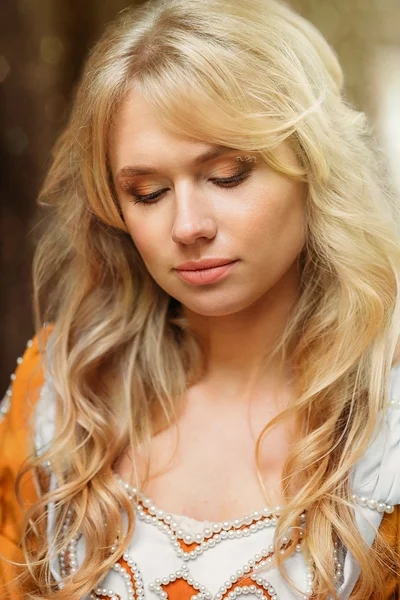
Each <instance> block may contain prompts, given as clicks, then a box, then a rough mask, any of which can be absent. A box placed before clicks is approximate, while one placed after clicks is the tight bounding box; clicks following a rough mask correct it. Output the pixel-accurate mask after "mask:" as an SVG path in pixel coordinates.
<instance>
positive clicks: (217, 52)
mask: <svg viewBox="0 0 400 600" xmlns="http://www.w3.org/2000/svg"><path fill="white" fill-rule="evenodd" d="M133 85H135V86H137V88H138V89H139V90H140V91H141V93H142V94H143V95H144V97H145V99H146V100H147V101H148V102H150V103H151V104H152V105H153V106H154V107H155V108H156V109H157V114H158V115H159V117H160V119H161V120H162V122H163V123H164V124H165V125H166V126H168V127H170V128H171V129H172V130H173V131H175V132H178V133H183V134H185V135H190V136H192V137H193V138H194V139H198V140H201V141H204V142H210V143H213V144H223V145H225V146H230V147H232V148H237V149H241V150H248V151H258V152H260V156H262V157H263V158H264V159H265V160H266V161H267V162H268V163H269V164H271V165H272V166H273V167H274V168H275V169H277V170H279V171H281V172H282V173H285V174H287V175H288V176H289V177H293V178H297V179H300V180H302V181H305V182H307V191H308V193H307V198H306V213H307V241H306V245H305V247H304V251H303V252H302V255H301V261H300V259H299V265H300V266H301V289H300V294H299V299H298V301H297V303H296V305H295V306H294V308H293V310H292V312H291V314H290V318H289V319H288V322H287V325H286V328H285V331H284V333H283V335H282V338H281V340H280V343H279V344H278V345H277V347H276V351H275V353H277V352H282V355H283V356H286V355H287V351H288V348H292V347H294V353H293V356H294V358H295V365H296V372H297V373H298V395H297V398H296V399H295V401H294V402H293V403H292V405H291V406H290V407H289V408H288V409H287V411H285V413H283V414H281V415H280V416H279V419H283V418H285V417H286V416H288V414H292V415H293V414H294V415H296V417H297V419H298V422H299V423H300V424H301V428H302V434H301V436H300V439H299V440H298V441H297V442H296V444H295V445H294V447H293V449H292V451H291V453H290V456H289V457H288V460H287V463H286V466H285V469H284V482H285V495H286V500H287V504H286V505H285V507H284V508H283V509H282V515H281V517H280V519H279V520H278V524H277V529H276V536H275V537H276V549H278V548H279V540H280V539H281V537H282V535H283V534H284V533H285V532H286V531H288V530H289V529H290V528H294V529H293V530H295V528H296V527H297V525H298V523H299V516H300V514H301V513H302V512H303V511H304V510H306V512H307V530H306V535H305V540H304V542H305V547H306V549H307V552H308V554H309V556H310V557H311V558H312V560H313V561H314V563H315V580H314V594H315V595H314V596H313V597H315V598H316V599H318V600H322V599H325V598H326V597H327V595H328V594H329V593H331V594H332V596H333V597H334V598H336V597H337V595H336V592H335V585H334V576H335V564H334V558H333V557H334V544H335V541H336V540H340V542H341V543H343V545H344V546H345V547H346V548H347V549H348V551H350V552H351V553H352V555H353V556H354V557H355V559H356V560H357V561H358V562H359V564H360V566H361V575H360V578H359V581H358V585H357V590H356V591H355V594H354V598H357V599H359V600H361V599H362V600H365V598H367V597H370V595H372V594H374V596H373V597H374V598H376V599H379V598H381V588H382V578H383V575H382V569H381V565H380V562H379V555H378V552H376V551H375V552H373V551H372V550H371V551H369V549H368V548H367V546H366V544H365V543H364V541H363V539H362V537H361V534H360V532H359V530H358V528H357V526H356V523H355V520H354V512H353V507H352V502H351V498H350V491H349V475H350V472H351V469H352V467H353V466H354V465H355V463H356V461H357V460H358V459H359V458H360V456H361V455H362V454H363V452H364V451H365V449H366V446H367V444H368V442H369V440H370V438H371V435H372V432H373V429H374V426H375V424H376V422H377V418H378V416H379V413H380V411H382V410H384V407H385V404H386V402H387V392H388V379H389V373H390V369H391V363H392V357H393V353H394V349H395V344H396V341H397V337H398V335H399V323H400V318H399V317H400V304H399V266H400V243H399V242H400V233H399V229H398V223H400V218H399V217H400V214H399V207H398V204H397V197H396V195H395V194H394V193H393V192H392V191H391V189H390V187H389V185H388V184H387V183H386V181H387V173H386V168H385V164H386V162H385V160H384V159H383V158H382V156H381V152H380V151H379V150H377V149H376V148H377V143H376V140H374V138H373V135H372V132H371V131H370V129H369V127H368V124H367V122H366V118H365V115H364V114H363V113H361V112H358V111H357V110H355V109H354V108H353V107H352V106H351V105H350V103H349V102H348V101H347V100H346V97H345V95H344V92H343V74H342V70H341V68H340V65H339V63H338V60H337V58H336V56H335V53H334V52H333V50H332V49H331V47H330V46H329V45H328V43H327V42H326V41H325V40H324V38H323V37H322V35H321V34H320V33H319V32H318V31H317V30H316V29H315V28H314V27H313V26H312V25H311V24H310V23H309V22H307V21H306V20H305V19H304V18H302V17H301V16H299V15H298V14H296V13H295V12H294V11H293V10H292V9H291V8H289V7H288V6H287V5H285V4H283V3H281V2H277V1H275V0H246V1H245V2H238V1H237V0H156V1H155V2H150V3H148V4H146V5H144V6H142V7H138V8H130V9H127V10H125V11H123V12H122V13H121V14H120V15H119V16H118V18H117V20H116V21H115V22H114V23H112V24H111V25H110V26H109V27H108V28H107V30H106V32H105V34H104V35H103V37H102V38H101V39H100V41H99V42H98V43H97V45H96V46H95V47H94V49H93V51H92V52H91V54H90V56H89V57H88V60H87V63H86V66H85V69H84V72H83V75H82V78H81V81H80V84H79V86H78V89H77V92H76V98H75V102H74V106H73V110H72V114H71V116H70V119H69V122H68V125H67V127H66V128H65V131H64V132H63V133H62V135H61V136H60V139H59V141H58V142H57V144H56V147H55V151H54V160H53V163H52V166H51V168H50V171H49V173H48V176H47V179H46V181H45V183H44V186H43V189H42V192H41V196H40V202H41V204H45V205H51V215H50V217H49V222H48V225H47V226H46V230H45V233H44V235H43V237H42V239H41V240H40V243H39V244H38V247H37V250H36V254H35V259H34V272H33V275H34V290H35V293H34V311H35V327H36V331H37V332H40V331H41V329H42V327H43V325H44V323H46V322H51V323H53V324H54V329H53V347H52V350H53V360H52V362H51V365H48V368H49V369H51V375H52V380H53V383H54V387H55V390H56V395H57V405H56V411H57V425H56V435H55V437H54V440H53V442H52V444H51V445H50V447H49V449H48V450H47V451H46V452H45V454H44V455H42V456H41V457H40V458H35V457H32V458H31V461H30V468H32V469H33V470H34V472H35V473H40V469H41V468H42V467H41V463H42V462H43V461H51V464H52V469H53V471H54V473H55V475H56V478H57V482H58V487H57V489H56V490H53V491H49V490H48V489H46V488H43V490H42V496H41V498H40V499H39V500H38V502H37V503H36V504H35V505H34V506H33V507H32V508H31V509H30V510H29V511H28V513H27V516H26V528H25V533H24V539H23V542H24V551H25V560H26V562H27V565H28V567H27V568H26V581H27V587H29V589H30V590H31V591H30V593H29V596H27V597H29V598H31V599H32V600H39V598H40V599H42V598H44V597H46V598H48V599H49V600H50V599H53V598H54V599H59V600H67V599H68V600H71V599H74V598H76V599H78V598H81V597H82V596H83V595H85V594H87V593H89V591H90V590H91V589H93V588H95V587H96V585H97V584H98V582H99V581H100V580H101V578H102V577H103V576H104V575H105V574H106V573H107V571H108V570H109V569H110V568H111V566H112V565H113V564H114V563H115V562H116V560H117V559H118V558H119V557H120V556H121V554H122V552H123V550H125V549H126V548H127V546H128V544H129V539H130V538H131V536H132V534H133V531H134V527H135V515H134V511H133V507H132V504H131V503H130V502H129V500H128V499H127V496H126V494H125V492H124V490H123V489H122V488H121V486H120V485H119V484H118V482H117V481H116V478H115V473H114V470H113V469H114V466H115V464H116V461H117V459H118V457H120V456H121V454H122V453H123V452H124V451H125V450H126V449H127V448H129V447H130V448H131V450H132V452H134V450H135V448H137V446H138V444H141V443H144V444H146V443H148V441H149V439H150V438H151V436H152V435H153V434H154V428H155V425H154V420H153V415H154V414H155V412H156V410H157V409H159V408H161V410H162V411H163V414H164V415H165V421H166V422H167V423H174V422H176V413H177V406H178V399H179V398H182V395H183V394H184V392H185V390H187V388H188V387H189V386H190V385H192V384H193V382H194V381H196V380H198V379H199V378H200V377H201V376H202V373H203V369H204V352H203V350H202V348H201V345H200V343H199V341H198V340H197V339H196V338H195V336H194V335H193V334H192V332H191V331H190V329H189V327H188V323H187V322H186V321H185V319H184V318H183V316H182V314H181V311H180V305H179V303H178V302H177V301H175V300H174V299H172V298H171V297H169V296H168V295H167V294H166V293H165V292H164V291H163V290H162V289H160V288H159V286H158V285H157V284H156V283H155V281H154V280H153V279H152V277H151V276H150V275H149V273H148V272H147V269H146V267H145V265H144V263H143V261H142V259H141V257H140V255H139V253H138V251H137V249H136V248H135V245H134V243H133V241H132V239H131V237H130V235H129V233H128V231H127V228H126V226H125V223H124V220H123V217H122V214H121V211H120V209H119V206H118V201H117V198H116V195H115V191H114V189H113V186H112V182H111V177H110V169H109V164H108V159H107V146H108V135H109V131H110V127H111V125H112V122H113V117H114V115H115V114H116V111H117V110H118V108H119V106H120V104H121V102H123V100H124V98H125V97H126V94H127V93H128V91H129V89H131V87H132V86H133ZM194 115H195V118H194ZM284 140H288V141H289V142H290V143H291V144H292V147H293V148H294V150H295V152H296V155H297V156H298V158H299V164H300V167H299V168H298V169H294V168H290V167H289V166H288V165H284V164H282V163H280V162H279V161H278V159H277V158H276V155H275V152H274V151H275V149H276V148H277V146H278V145H279V144H280V143H281V142H283V141H284ZM41 352H42V356H43V361H44V362H46V356H45V349H44V348H43V347H42V348H41ZM271 358H272V357H271ZM273 425H274V422H273V423H269V424H268V425H267V426H266V427H265V428H264V431H263V434H262V436H263V435H267V434H268V430H269V428H270V427H271V426H273ZM262 436H261V437H262ZM260 439H261V438H260ZM260 439H259V442H260ZM257 453H259V444H258V445H257ZM51 501H54V502H55V507H56V520H55V523H56V526H55V533H54V538H55V542H54V545H52V547H51V548H50V544H48V543H45V542H44V539H43V538H42V537H40V535H41V534H42V533H43V527H44V522H45V515H46V507H47V505H48V503H49V502H51ZM121 509H123V510H124V511H125V512H126V513H127V516H128V527H127V533H126V537H124V536H121V535H119V534H120V532H121V531H122V530H123V529H124V527H123V524H122V520H121V513H120V510H121ZM67 511H70V513H69V514H71V515H72V519H71V521H70V524H69V525H68V526H67V527H66V528H64V530H62V525H63V522H64V520H65V517H66V515H67ZM32 522H33V523H36V527H33V526H32V525H31V524H32ZM104 522H105V523H106V527H105V526H104ZM61 531H63V532H64V534H63V536H61ZM78 531H79V532H81V533H82V534H83V536H84V537H85V540H86V559H85V562H84V563H83V565H82V566H81V567H80V568H79V569H78V570H77V572H75V573H73V574H72V575H71V576H67V577H66V578H65V580H64V586H63V587H62V588H61V589H58V587H57V586H55V585H54V582H53V583H52V582H51V577H50V558H51V557H52V556H53V555H56V554H58V553H60V551H61V550H63V549H65V548H66V547H67V545H68V543H69V542H70V541H71V540H72V538H73V536H74V535H75V534H76V533H77V532H78ZM38 536H39V537H40V540H38ZM116 540H117V542H116ZM38 541H39V542H40V543H38ZM110 550H112V551H111V553H110ZM292 550H293V548H291V549H290V550H289V553H290V552H291V551H292ZM276 554H277V562H278V566H279V568H280V569H281V571H282V572H283V573H284V575H285V576H286V571H285V562H284V558H285V557H280V554H279V552H276ZM28 584H29V585H28Z"/></svg>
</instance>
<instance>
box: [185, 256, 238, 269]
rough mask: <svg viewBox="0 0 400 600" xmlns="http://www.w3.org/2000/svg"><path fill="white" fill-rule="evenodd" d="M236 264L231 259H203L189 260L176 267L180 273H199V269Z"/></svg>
mask: <svg viewBox="0 0 400 600" xmlns="http://www.w3.org/2000/svg"><path fill="white" fill-rule="evenodd" d="M231 262H234V260H232V259H231V258H203V260H196V261H195V260H189V261H188V262H184V263H182V264H181V265H178V266H177V267H175V269H177V270H179V271H198V270H199V269H212V268H213V267H220V266H222V265H227V264H229V263H231Z"/></svg>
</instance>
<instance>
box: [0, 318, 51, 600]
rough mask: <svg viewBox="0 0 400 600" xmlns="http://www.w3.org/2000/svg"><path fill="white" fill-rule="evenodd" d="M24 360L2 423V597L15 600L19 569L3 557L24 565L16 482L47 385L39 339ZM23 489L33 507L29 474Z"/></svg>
mask: <svg viewBox="0 0 400 600" xmlns="http://www.w3.org/2000/svg"><path fill="white" fill-rule="evenodd" d="M50 330H51V327H50V326H49V327H48V328H46V329H45V330H42V331H43V333H44V337H43V339H44V340H45V339H47V338H46V337H45V336H47V335H48V334H49V333H50ZM22 359H23V360H22V362H21V363H20V364H19V365H18V366H17V368H16V371H15V376H16V377H15V379H14V381H13V382H12V396H11V406H10V409H9V411H8V413H7V414H6V415H5V416H4V419H3V421H2V422H1V423H0V597H1V598H7V597H9V598H12V599H13V600H18V599H19V598H20V597H21V596H20V592H18V591H17V590H16V589H14V586H13V589H12V580H13V579H14V577H15V575H16V573H17V567H15V566H13V565H10V564H9V563H7V562H6V561H5V560H4V559H3V557H5V558H6V559H9V560H15V561H18V562H21V561H22V552H21V549H20V548H19V542H20V539H21V526H22V518H23V509H22V508H21V507H20V505H19V503H18V501H17V497H16V494H15V481H16V476H17V473H18V471H19V469H20V467H21V465H22V464H23V463H24V461H25V460H26V458H27V457H28V456H29V455H30V454H31V452H32V450H33V439H32V435H30V417H31V415H32V410H33V408H34V406H35V404H36V402H37V401H38V399H39V394H40V388H41V386H42V385H43V382H44V373H43V370H42V366H41V363H40V354H39V349H38V341H37V337H36V336H35V337H34V338H33V339H32V344H31V346H30V347H27V348H26V350H25V352H24V354H23V356H22ZM22 489H23V499H24V502H26V503H29V504H30V503H33V502H34V501H35V499H36V498H37V494H36V489H35V486H34V483H33V481H32V478H31V476H30V475H29V474H28V475H26V476H25V477H24V478H23V479H22Z"/></svg>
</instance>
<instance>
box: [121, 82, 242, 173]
mask: <svg viewBox="0 0 400 600" xmlns="http://www.w3.org/2000/svg"><path fill="white" fill-rule="evenodd" d="M216 148H217V147H216V146H215V145H212V144H208V143H204V142H201V141H198V140H195V139H193V138H191V137H189V136H187V137H185V136H181V135H177V134H176V133H174V132H172V131H171V130H169V129H168V128H167V127H166V126H165V125H164V124H163V123H162V122H161V120H160V119H158V118H157V115H156V114H155V111H154V109H153V107H152V106H151V105H150V104H149V103H148V102H147V101H146V100H145V99H144V98H143V96H142V95H141V94H140V92H138V91H137V90H135V89H134V90H131V91H130V92H129V94H128V95H127V97H126V98H125V100H124V101H123V102H122V104H121V106H120V107H119V109H118V111H117V113H116V115H115V118H114V121H113V125H112V128H111V132H110V143H109V154H110V161H111V166H112V168H113V170H114V169H115V170H118V169H120V168H122V167H123V166H124V165H125V164H126V163H127V161H128V160H133V159H135V163H136V162H138V163H141V162H143V163H144V162H146V163H147V164H153V163H154V162H155V160H157V162H163V161H164V160H166V161H167V162H168V163H171V162H173V161H174V160H179V161H180V162H184V161H187V162H191V161H193V160H194V159H195V158H196V157H197V156H198V155H200V154H202V153H204V152H206V151H210V150H212V149H216ZM221 148H224V147H223V146H221ZM232 151H233V150H232Z"/></svg>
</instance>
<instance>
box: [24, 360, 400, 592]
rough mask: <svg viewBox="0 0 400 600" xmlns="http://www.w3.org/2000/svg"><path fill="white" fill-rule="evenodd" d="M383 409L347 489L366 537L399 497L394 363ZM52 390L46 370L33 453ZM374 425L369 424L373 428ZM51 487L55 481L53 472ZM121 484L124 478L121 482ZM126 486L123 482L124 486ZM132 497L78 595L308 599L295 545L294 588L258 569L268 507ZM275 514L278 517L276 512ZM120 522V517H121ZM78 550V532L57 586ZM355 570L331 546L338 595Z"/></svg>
mask: <svg viewBox="0 0 400 600" xmlns="http://www.w3.org/2000/svg"><path fill="white" fill-rule="evenodd" d="M389 401H390V406H389V408H388V411H387V414H386V417H385V419H384V422H383V423H382V429H380V430H379V431H378V429H377V432H378V433H377V435H376V436H373V439H372V442H371V444H370V446H369V448H368V450H367V451H366V453H365V454H364V456H363V458H362V459H361V460H360V461H359V463H358V464H357V465H356V467H355V468H354V470H353V473H352V478H351V481H352V492H353V494H354V500H355V511H356V519H357V524H358V526H359V529H360V531H361V534H362V536H363V537H364V539H365V540H366V541H367V543H368V544H371V543H372V542H373V540H374V538H375V535H376V531H377V529H378V528H379V525H380V523H381V520H382V517H383V514H384V512H392V511H393V507H394V506H395V505H397V504H399V503H400V364H398V365H395V366H394V367H393V368H392V370H391V375H390V382H389ZM54 409H55V402H54V390H53V389H52V384H51V379H50V377H49V376H48V375H46V378H45V383H44V385H43V387H42V389H41V394H40V399H39V402H38V404H37V408H36V421H35V423H36V440H35V443H36V449H37V452H38V454H39V455H40V454H41V453H42V452H43V450H44V448H45V447H46V445H47V444H48V443H49V440H50V439H51V437H52V435H53V431H54V416H55V415H54ZM378 426H379V424H377V428H378ZM51 477H52V479H51V480H52V486H53V487H55V486H56V481H55V478H54V475H52V476H51ZM120 483H121V485H124V484H123V482H121V481H120ZM125 487H126V488H127V486H125ZM126 493H127V494H130V496H132V501H133V502H134V504H135V507H136V508H135V510H136V514H137V517H138V518H137V524H136V529H135V533H134V535H133V539H132V540H131V543H130V545H129V548H128V552H127V554H126V555H124V557H123V560H122V561H119V562H118V563H117V564H116V565H115V566H114V568H113V569H111V570H110V571H109V572H108V574H107V575H106V577H105V578H104V580H103V581H102V582H101V584H100V586H99V588H97V589H96V590H94V591H93V593H92V594H90V595H88V596H85V598H84V599H82V600H89V599H91V598H102V599H103V598H112V599H115V600H117V599H118V600H119V599H120V600H133V599H134V598H135V599H136V600H160V599H161V600H168V599H169V600H190V599H192V600H203V599H204V600H209V599H215V600H222V598H227V600H235V598H237V597H239V596H241V595H246V596H247V597H248V598H249V600H256V599H257V598H259V599H260V598H266V599H267V600H270V598H273V600H277V599H279V600H293V599H294V598H308V597H309V595H310V592H311V591H312V581H311V575H310V571H309V568H308V565H307V564H306V561H305V559H304V556H303V553H302V551H301V544H300V545H299V547H298V551H296V552H295V553H294V554H293V555H292V556H291V557H290V558H288V559H287V561H286V565H287V571H288V574H289V576H290V577H291V578H292V580H293V581H294V582H295V584H296V585H297V586H298V588H299V589H300V590H301V591H302V594H296V593H294V592H293V591H292V590H291V589H290V588H289V587H288V585H287V584H286V582H285V581H284V580H283V578H282V577H281V576H280V574H279V572H278V570H277V569H276V568H272V569H270V570H268V571H265V570H264V571H263V570H262V569H261V571H260V573H257V567H258V568H260V565H261V567H262V566H263V565H264V564H266V563H268V562H269V559H270V557H271V550H272V548H271V544H272V541H273V535H274V528H275V524H276V517H275V516H274V514H271V511H270V510H269V509H268V508H264V509H260V510H259V511H256V512H255V513H253V514H251V515H246V516H245V517H243V516H241V515H238V519H236V520H234V521H227V522H223V523H214V522H209V521H204V522H201V521H197V520H195V519H192V518H189V517H186V516H181V515H171V514H169V513H166V512H165V511H163V510H162V507H156V506H154V505H153V503H152V501H151V499H149V498H147V497H145V496H143V495H136V496H134V493H135V491H132V490H129V489H126ZM135 499H136V501H135ZM123 517H125V515H123ZM278 518H279V516H278ZM53 520H54V509H53V506H52V505H50V506H49V520H48V537H49V541H50V540H51V539H52V528H53ZM124 523H125V524H126V519H124ZM84 555H85V541H84V539H83V537H82V536H81V537H79V538H78V539H76V540H75V542H74V543H73V545H72V547H71V552H70V555H69V557H68V560H67V559H66V560H65V563H64V560H63V558H61V561H60V560H59V559H54V560H53V563H52V572H53V575H54V577H55V578H56V580H57V581H59V585H60V586H62V577H63V574H65V573H66V571H67V567H68V568H72V569H74V570H75V569H78V568H79V565H80V564H81V563H82V560H83V557H84ZM358 576H359V568H358V566H357V564H356V563H355V561H354V559H353V557H352V556H351V555H350V553H348V552H346V551H345V550H344V549H338V551H337V588H338V593H339V597H340V598H341V600H346V599H347V598H349V595H350V593H351V591H352V589H353V587H354V584H355V583H356V581H357V578H358Z"/></svg>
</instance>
